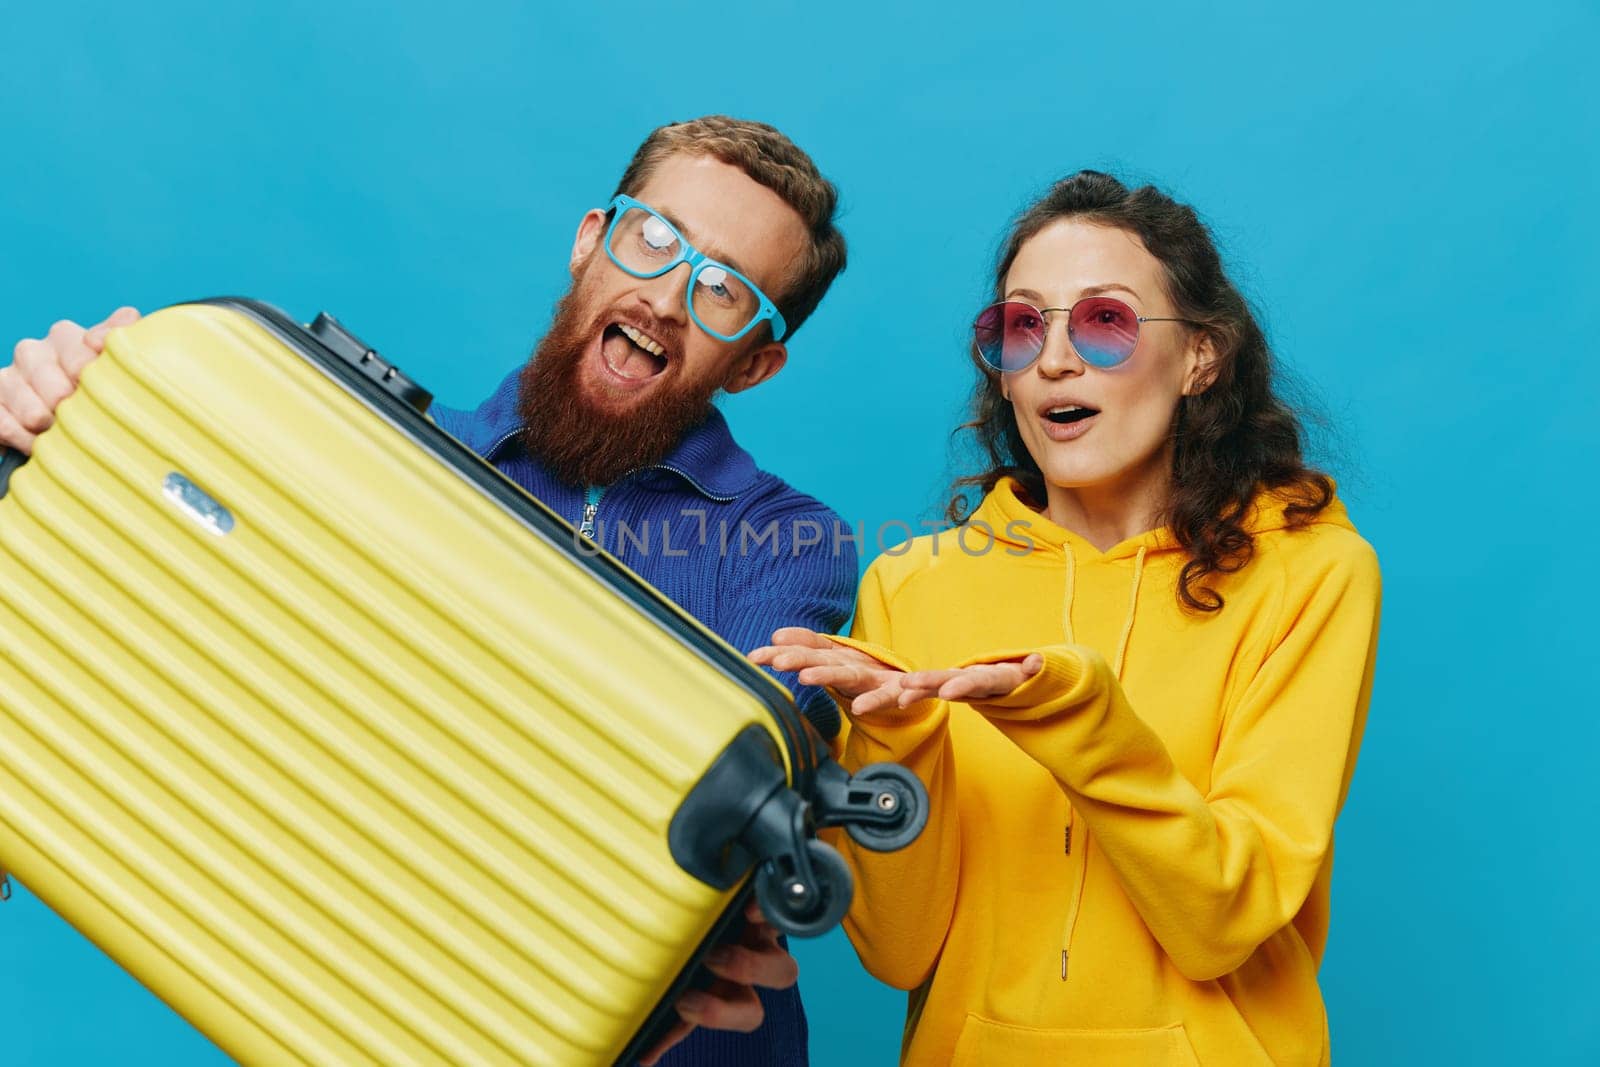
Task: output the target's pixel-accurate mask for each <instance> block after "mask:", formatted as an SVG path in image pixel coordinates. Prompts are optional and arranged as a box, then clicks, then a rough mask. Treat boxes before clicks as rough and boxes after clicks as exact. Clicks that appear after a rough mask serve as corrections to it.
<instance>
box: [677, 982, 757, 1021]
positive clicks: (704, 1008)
mask: <svg viewBox="0 0 1600 1067" xmlns="http://www.w3.org/2000/svg"><path fill="white" fill-rule="evenodd" d="M678 1014H679V1015H681V1016H682V1017H683V1018H685V1019H687V1020H689V1021H690V1022H692V1023H694V1024H695V1025H697V1026H706V1027H710V1028H711V1029H713V1030H738V1031H739V1032H741V1033H746V1034H747V1033H749V1032H750V1031H752V1030H754V1029H755V1028H756V1027H758V1026H760V1025H761V1021H762V1019H764V1018H765V1017H766V1009H764V1008H763V1007H762V1006H761V998H760V997H759V996H757V995H756V991H755V990H754V989H753V988H751V987H750V986H747V985H738V984H735V983H733V982H727V981H719V982H717V983H716V985H714V986H713V987H712V988H711V991H710V992H705V993H700V992H694V993H685V994H684V995H683V996H681V997H679V998H678Z"/></svg>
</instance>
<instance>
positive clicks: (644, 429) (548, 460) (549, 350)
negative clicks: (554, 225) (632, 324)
mask: <svg viewBox="0 0 1600 1067" xmlns="http://www.w3.org/2000/svg"><path fill="white" fill-rule="evenodd" d="M588 296H589V294H588V293H587V292H586V291H585V287H584V286H583V284H582V282H581V281H580V282H579V283H577V284H574V285H573V287H572V288H571V289H570V290H569V291H568V292H567V295H566V296H564V297H562V298H561V301H560V302H559V303H558V304H557V305H556V313H555V321H553V322H552V323H551V324H550V331H549V332H548V333H546V334H545V336H544V339H543V340H541V341H540V342H539V344H538V347H537V348H535V349H534V353H533V358H532V359H530V360H529V361H528V365H527V366H526V367H524V368H523V369H522V377H521V384H520V388H519V390H518V396H517V412H518V414H519V415H520V416H521V417H522V426H523V429H522V439H523V443H524V444H525V445H526V446H527V448H528V453H529V454H530V455H531V456H533V458H534V459H536V460H538V461H539V462H540V463H542V464H544V466H545V467H546V468H547V469H548V470H549V471H550V472H551V473H552V474H554V475H555V476H556V477H557V478H559V479H560V480H561V481H563V482H565V483H566V484H568V485H574V486H590V485H610V484H612V483H613V482H615V481H616V480H617V479H619V478H621V477H622V476H623V475H625V474H627V473H628V472H629V471H634V470H638V469H639V468H641V467H648V466H651V465H653V464H656V463H659V462H661V461H662V460H663V459H665V458H666V457H667V456H668V455H669V454H670V453H671V452H672V450H673V449H674V448H675V447H676V446H677V444H678V442H679V441H681V440H682V439H683V437H684V435H685V434H686V433H687V432H688V431H689V430H691V429H693V428H694V427H695V426H697V425H699V424H700V423H701V422H702V421H704V420H705V418H706V417H707V416H709V415H710V414H711V410H712V405H711V399H712V397H714V396H716V394H717V390H718V388H719V385H718V383H717V382H716V381H715V380H712V379H708V380H703V381H695V380H692V379H687V378H686V379H685V380H683V381H681V382H663V383H661V384H660V385H658V386H656V387H655V388H653V389H651V391H650V394H649V395H647V396H645V397H644V398H643V399H641V400H638V401H636V402H634V403H633V404H631V405H628V406H626V407H623V406H604V405H601V404H597V403H596V402H595V401H594V400H593V399H591V398H590V396H589V394H588V392H587V391H586V390H585V388H584V385H583V382H582V381H581V380H580V373H581V364H582V361H583V352H584V349H585V348H586V347H587V346H588V343H589V341H590V340H591V339H593V337H594V335H595V334H596V333H598V332H599V331H600V329H601V328H602V327H603V326H604V324H605V322H606V321H608V320H606V319H605V318H603V317H602V316H603V315H605V314H609V312H608V311H607V310H606V309H600V310H598V311H591V310H590V306H591V304H592V301H591V300H590V299H588ZM630 321H631V320H630ZM641 325H642V324H641ZM648 332H649V333H650V334H651V336H653V337H656V338H657V339H659V340H660V341H662V342H663V343H664V344H666V345H667V348H668V351H669V352H671V353H674V355H675V356H676V357H677V358H675V359H674V360H673V362H677V361H678V359H679V358H681V352H682V345H681V343H680V344H676V345H674V344H672V343H671V341H672V340H673V339H674V334H673V331H672V329H671V328H670V327H669V326H668V324H665V323H656V324H654V325H652V326H651V327H649V328H648ZM665 373H672V370H671V369H669V370H668V371H666V372H665Z"/></svg>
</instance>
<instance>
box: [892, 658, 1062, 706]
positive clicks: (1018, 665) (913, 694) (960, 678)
mask: <svg viewBox="0 0 1600 1067" xmlns="http://www.w3.org/2000/svg"><path fill="white" fill-rule="evenodd" d="M1043 668H1044V657H1043V656H1041V655H1040V654H1039V653H1037V652H1035V653H1033V654H1031V655H1029V656H1027V657H1026V658H1024V659H1015V660H1007V661H1005V662H1003V663H980V664H977V665H976V666H972V667H956V668H953V669H951V670H947V671H915V672H913V673H911V674H906V675H902V676H901V678H900V706H901V707H902V708H903V707H905V706H906V705H908V704H912V703H915V702H916V701H918V700H926V699H928V698H929V697H938V698H939V699H940V700H955V701H960V702H962V703H964V704H972V703H977V702H979V701H984V700H995V699H998V698H999V697H1003V696H1006V695H1007V694H1009V693H1010V692H1012V691H1013V690H1014V689H1016V688H1017V687H1018V686H1020V685H1021V684H1022V683H1023V682H1026V681H1027V680H1028V679H1029V678H1032V677H1033V676H1034V675H1036V674H1038V673H1039V671H1040V670H1042V669H1043Z"/></svg>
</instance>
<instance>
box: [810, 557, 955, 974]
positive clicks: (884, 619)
mask: <svg viewBox="0 0 1600 1067" xmlns="http://www.w3.org/2000/svg"><path fill="white" fill-rule="evenodd" d="M889 599H890V597H889V595H888V593H887V592H886V590H885V589H884V586H883V582H882V573H881V570H880V569H879V567H878V566H877V564H876V563H875V564H874V565H873V566H872V567H870V568H869V569H868V570H867V573H866V576H865V577H864V578H863V579H862V582H861V590H860V593H859V595H858V597H857V600H856V618H855V623H854V625H853V626H852V627H851V631H850V633H851V637H850V638H836V639H835V640H837V641H839V643H840V644H845V645H849V646H851V647H853V648H858V649H860V650H861V651H863V652H866V653H867V654H868V655H870V656H874V657H876V658H877V659H879V660H881V661H883V662H884V663H887V664H889V665H890V666H893V667H898V668H900V669H901V670H907V671H909V670H915V669H916V668H915V666H914V665H913V664H911V663H910V662H909V661H907V660H906V659H905V658H904V657H903V656H900V655H898V654H896V653H894V652H892V651H890V650H889V648H887V647H884V646H888V645H891V644H892V643H893V636H892V634H891V633H890V630H889V603H888V601H889ZM840 717H841V718H842V719H843V720H845V723H846V727H845V728H846V729H847V730H848V733H847V734H846V736H845V740H844V751H843V755H842V756H841V759H840V762H841V763H842V764H843V765H844V767H845V769H846V770H848V771H850V772H852V773H854V772H856V771H858V770H860V769H861V768H862V767H864V766H866V765H867V764H869V763H900V764H904V765H905V766H906V767H908V768H910V769H911V771H912V772H913V773H915V774H916V776H917V777H918V778H920V779H921V780H922V783H923V785H925V786H926V787H927V789H928V804H929V812H928V824H927V826H926V827H925V828H924V829H923V831H922V833H921V835H919V836H918V837H917V839H916V841H914V842H912V843H911V844H910V845H909V846H907V847H906V848H903V849H901V850H900V851H898V852H873V851H872V850H870V849H866V848H862V847H861V846H860V845H857V844H856V843H855V841H854V840H853V839H851V838H850V836H849V835H848V834H844V833H840V834H838V835H837V836H836V837H833V838H832V841H833V843H834V845H835V846H836V847H837V848H838V849H839V850H840V852H841V853H842V854H843V855H844V857H845V860H846V861H847V862H848V863H849V864H850V867H851V869H852V870H853V871H854V872H855V874H856V893H855V901H854V903H852V904H851V907H850V913H849V914H848V915H847V916H846V917H845V920H844V928H845V932H846V933H848V934H849V935H850V941H851V943H852V944H854V945H855V948H856V953H857V955H859V956H860V957H861V962H862V964H863V965H864V966H865V967H866V969H867V970H868V971H869V972H870V973H871V974H872V975H873V976H874V977H875V978H877V979H878V980H880V981H882V982H886V983H888V984H889V985H891V986H894V987H896V988H898V989H915V988H916V987H917V986H919V985H921V984H922V983H923V982H924V981H925V980H926V979H927V977H928V975H930V974H932V973H933V966H934V963H935V962H936V961H937V960H938V958H939V953H940V951H941V950H942V949H943V947H944V940H945V935H946V933H948V931H949V929H950V917H951V915H952V914H953V912H954V909H955V897H956V877H957V873H958V872H957V867H958V861H959V858H960V855H961V844H960V823H959V820H958V817H957V808H956V772H955V762H954V760H953V759H952V757H951V751H950V733H949V730H948V729H947V725H948V722H949V705H947V704H946V703H944V702H943V701H940V700H923V701H919V702H918V703H916V704H913V705H911V706H910V707H908V708H891V709H888V710H885V711H881V712H874V713H872V714H868V715H852V714H850V710H849V708H848V707H846V708H843V709H841V716H840Z"/></svg>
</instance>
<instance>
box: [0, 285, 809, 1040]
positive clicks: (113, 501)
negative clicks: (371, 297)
mask: <svg viewBox="0 0 1600 1067" xmlns="http://www.w3.org/2000/svg"><path fill="white" fill-rule="evenodd" d="M219 351H221V352H227V353H229V355H228V358H216V357H215V356H213V357H211V358H204V359H197V358H194V357H193V356H192V355H190V354H189V353H208V352H209V353H216V352H219ZM335 456H337V457H338V458H339V462H338V463H337V464H334V463H330V462H329V459H330V457H335ZM218 507H220V508H221V509H225V511H220V510H217V508H218ZM224 526H226V527H227V528H228V529H227V532H222V527H224ZM0 602H3V604H4V605H5V609H6V613H7V615H8V616H9V617H11V618H12V619H14V620H19V622H18V624H17V625H14V626H13V627H12V628H11V629H10V630H9V631H8V634H7V639H6V640H5V641H4V642H0V861H3V863H4V865H5V866H6V867H8V868H9V869H10V870H12V871H13V872H14V873H15V874H16V875H17V876H18V877H19V878H20V879H21V880H22V881H23V882H24V883H25V884H27V885H28V886H29V887H30V889H32V890H33V891H34V892H35V893H37V894H38V895H39V896H40V897H41V898H43V899H45V900H46V901H47V902H48V903H49V904H50V905H51V906H52V907H54V908H55V909H56V910H57V911H59V912H61V913H62V914H63V915H64V916H65V917H66V918H67V919H68V920H69V921H70V922H72V923H73V924H74V925H76V926H77V927H78V928H79V929H81V930H83V931H85V932H86V933H88V934H89V936H90V937H91V938H92V939H93V940H95V941H96V942H97V943H99V944H100V945H101V946H102V947H103V948H105V949H106V950H107V951H108V952H109V953H110V954H111V955H112V956H113V957H114V958H116V959H117V960H118V961H119V962H121V963H122V964H123V965H124V966H126V967H128V968H129V969H130V970H131V971H133V972H134V973H135V974H136V975H137V976H138V977H139V978H140V979H141V980H142V981H144V982H145V983H146V984H147V985H149V986H151V987H152V988H153V989H154V990H155V991H156V992H157V993H158V994H159V995H161V996H162V997H163V998H164V999H166V1000H167V1001H168V1002H169V1003H172V1004H173V1005H174V1006H175V1007H177V1009H178V1010H179V1011H180V1012H181V1013H182V1014H184V1015H185V1016H187V1017H188V1018H189V1019H190V1020H191V1021H193V1022H194V1023H195V1024H196V1025H197V1026H199V1027H200V1028H201V1029H202V1030H204V1031H205V1032H206V1033H208V1034H210V1035H211V1036H212V1037H213V1039H215V1040H217V1041H218V1042H219V1044H221V1045H222V1046H223V1047H224V1048H225V1049H226V1051H228V1052H229V1053H230V1054H232V1055H233V1056H235V1057H237V1058H239V1059H241V1060H244V1061H248V1062H255V1063H271V1064H282V1063H290V1062H301V1061H303V1062H313V1063H324V1064H355V1063H382V1064H413V1063H416V1064H421V1063H443V1062H450V1063H590V1062H605V1061H609V1060H611V1059H612V1058H614V1057H615V1056H617V1055H618V1054H620V1052H621V1051H622V1050H623V1048H624V1047H625V1046H626V1045H627V1043H628V1040H629V1038H630V1037H631V1036H632V1035H633V1032H634V1030H635V1029H636V1028H637V1027H638V1026H639V1025H640V1023H641V1011H647V1010H648V1009H649V1008H650V1007H651V1006H653V1005H654V1004H655V1003H656V1002H657V1001H658V1000H659V999H660V998H661V997H662V995H663V994H664V993H665V991H666V989H667V986H668V984H669V983H670V982H671V980H672V978H673V977H674V976H675V975H676V974H677V973H678V972H679V970H680V969H681V968H682V967H683V965H684V963H685V961H686V960H687V959H688V958H689V954H690V953H691V952H692V951H693V950H694V948H695V946H696V945H697V944H698V943H699V942H700V941H701V939H702V938H704V937H705V935H706V934H707V932H708V931H709V930H710V929H711V927H712V924H713V923H714V921H715V920H716V918H717V916H718V914H719V913H720V912H721V911H722V910H723V909H724V907H725V906H726V905H727V903H728V902H729V900H730V899H731V893H730V892H719V891H717V890H713V889H711V888H709V887H708V886H706V885H704V884H702V883H701V882H699V881H697V880H695V879H694V878H692V877H690V876H689V875H688V874H686V873H684V871H682V870H681V869H680V868H679V867H678V865H677V864H676V863H674V862H673V860H672V857H671V856H670V855H669V853H668V850H667V844H666V838H667V827H668V824H669V822H670V820H671V818H672V816H673V813H674V811H675V810H676V809H677V807H678V805H679V803H680V802H681V801H682V799H683V797H684V795H685V794H686V793H687V792H688V791H689V789H690V788H691V786H692V785H693V784H694V782H695V781H696V779H697V778H698V777H699V776H700V775H701V774H702V773H703V772H704V771H705V769H706V767H707V766H708V765H709V764H710V763H711V761H712V760H713V759H714V758H715V757H716V756H717V754H718V753H719V752H720V751H721V750H722V749H723V748H724V747H725V746H726V745H727V744H728V742H729V741H730V739H731V738H732V737H733V736H734V735H735V734H736V733H737V732H738V731H739V730H740V729H742V728H744V727H746V726H748V725H749V724H751V723H758V724H762V726H763V728H764V729H767V730H769V731H772V732H773V735H774V738H775V740H776V739H778V737H779V734H778V732H777V729H776V726H775V724H774V720H773V719H772V717H771V714H770V713H769V711H768V710H767V708H766V707H765V706H764V704H763V701H762V699H761V697H760V695H759V693H758V692H757V691H756V689H755V688H753V687H752V686H751V685H750V683H749V682H748V681H741V680H738V679H736V678H734V677H732V676H730V675H729V674H728V673H726V672H724V671H722V670H719V669H718V668H717V667H716V666H714V665H712V664H710V663H708V662H707V660H706V659H705V657H703V656H702V655H700V654H698V653H697V652H696V651H695V650H694V649H692V648H691V647H690V645H689V644H688V643H686V642H685V641H684V640H682V639H680V638H679V637H676V636H674V635H673V634H672V633H670V632H668V630H667V629H665V628H663V627H662V626H660V625H658V624H656V623H655V622H652V621H651V620H650V619H648V618H646V617H645V616H644V615H643V614H641V612H640V611H639V610H637V608H636V607H635V605H633V604H631V603H629V602H628V601H627V600H626V599H625V598H624V597H622V596H620V595H619V594H618V593H617V592H616V591H614V590H613V589H610V588H608V587H607V586H606V585H605V584H604V583H602V582H600V581H598V580H596V578H595V577H594V576H593V575H592V574H591V573H589V572H588V571H587V570H586V569H585V568H584V567H583V566H581V565H579V564H578V563H577V562H575V561H574V560H573V559H572V558H571V557H570V556H569V555H568V554H567V553H566V552H564V551H563V550H561V549H560V548H558V547H556V546H555V545H554V544H551V543H549V542H548V541H545V540H541V539H540V538H539V537H536V536H532V535H531V534H530V533H529V530H528V529H527V528H526V527H525V526H524V525H523V524H522V523H521V522H520V521H519V520H518V519H517V518H516V517H514V516H513V515H512V514H510V513H509V512H508V510H507V509H506V508H504V507H502V506H500V505H499V504H498V503H496V502H495V501H493V500H491V499H489V498H488V497H487V496H486V495H485V494H484V493H482V492H481V491H479V490H478V489H477V488H475V487H474V486H473V485H471V484H469V483H468V482H467V481H465V480H463V479H462V478H461V477H460V476H459V475H458V474H457V473H455V472H454V471H452V470H450V469H448V468H447V467H446V466H445V465H443V464H441V463H440V462H439V461H438V460H436V459H435V458H433V457H432V456H430V455H428V454H427V453H426V452H424V451H423V450H421V449H418V448H416V447H413V446H412V444H411V443H410V442H409V441H408V440H406V439H405V437H404V435H403V434H402V433H401V431H400V430H399V429H397V428H396V427H395V426H394V425H391V424H390V423H389V422H386V421H384V420H383V419H381V418H378V417H375V416H374V414H373V413H372V411H371V410H369V409H368V407H367V406H366V405H364V404H363V403H362V402H361V401H360V400H358V399H357V398H355V397H354V396H352V395H351V394H350V393H349V392H348V391H347V390H346V389H344V388H343V387H341V386H340V385H338V384H336V383H335V382H333V381H331V380H330V379H329V378H328V377H327V376H326V375H325V374H324V373H323V372H322V371H320V370H318V369H317V368H316V367H314V366H312V365H310V364H309V363H307V362H306V361H305V360H303V359H302V358H300V357H298V356H297V355H295V354H294V353H292V352H289V351H287V350H286V349H285V348H284V346H283V345H282V344H281V343H280V342H279V341H278V340H276V339H275V338H273V337H272V336H271V335H270V334H269V332H268V331H267V330H265V329H263V328H262V327H261V326H260V325H259V324H257V323H256V322H254V321H252V320H250V319H248V318H247V317H245V316H243V315H240V314H239V313H237V312H235V311H232V310H229V309H225V308H221V307H213V306H200V305H185V306H180V307H176V308H171V309H167V310H165V311H162V312H158V313H157V314H155V315H152V316H150V317H149V318H147V319H145V320H143V321H142V322H140V323H139V324H137V325H136V326H134V327H131V328H128V329H124V330H122V331H119V332H117V333H114V334H113V335H112V341H111V344H110V346H109V348H108V351H107V355H106V356H104V357H102V358H101V359H99V360H96V361H95V362H94V363H93V364H91V365H90V367H89V368H88V370H87V371H86V373H85V374H84V377H83V381H82V383H81V386H80V389H79V392H78V393H77V394H76V395H75V396H74V397H72V398H71V399H69V401H68V402H67V403H66V404H65V405H64V406H63V408H62V410H61V413H60V419H59V422H58V424H57V426H56V427H55V428H54V429H52V430H51V431H50V433H48V434H47V435H45V436H44V437H43V438H41V440H40V445H39V448H38V452H37V455H36V456H35V457H34V460H33V461H32V462H31V463H30V464H29V465H28V466H27V467H26V468H24V469H23V470H22V471H20V472H19V473H18V474H17V475H16V477H15V478H14V480H13V482H12V484H11V490H10V493H9V495H8V496H7V498H6V500H5V502H4V510H3V511H0ZM21 620H26V622H25V624H24V623H21ZM705 640H708V641H709V640H712V639H711V638H710V637H709V636H708V635H707V636H706V637H705ZM758 681H759V680H758ZM778 747H779V748H780V750H781V749H782V745H781V744H780V745H779V746H778Z"/></svg>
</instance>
